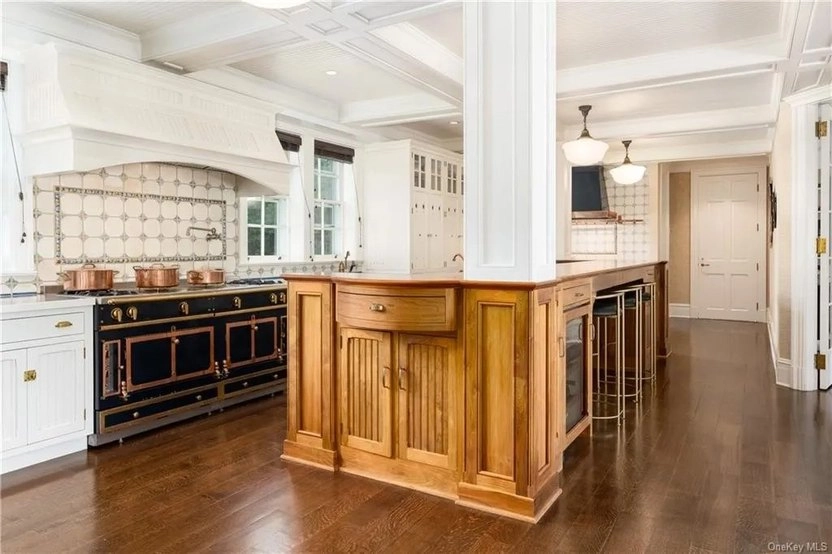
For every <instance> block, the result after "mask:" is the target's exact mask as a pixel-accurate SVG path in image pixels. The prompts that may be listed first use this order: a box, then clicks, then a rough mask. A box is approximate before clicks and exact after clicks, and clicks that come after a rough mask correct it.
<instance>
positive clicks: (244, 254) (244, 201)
mask: <svg viewBox="0 0 832 554" xmlns="http://www.w3.org/2000/svg"><path fill="white" fill-rule="evenodd" d="M252 198H259V199H260V202H261V206H262V205H263V203H264V202H265V201H267V200H276V201H277V202H278V210H277V224H276V225H266V224H265V223H261V224H254V226H256V227H260V229H261V239H260V240H261V243H260V244H261V245H262V244H264V241H265V237H264V236H263V234H262V233H263V231H262V230H263V229H265V228H274V229H276V230H277V244H276V245H275V246H276V248H277V254H276V255H273V256H272V255H269V256H266V255H259V256H249V255H248V229H249V227H250V225H249V222H248V200H250V199H252ZM238 204H239V215H238V221H239V232H238V237H239V238H238V244H239V253H240V258H239V265H254V264H275V263H281V262H285V261H287V257H286V254H287V250H288V248H289V234H290V232H291V231H290V228H289V213H288V210H289V198H288V197H287V196H260V197H257V196H243V197H240V198H239V201H238ZM261 214H265V209H264V210H263V211H261Z"/></svg>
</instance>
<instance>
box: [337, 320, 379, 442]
mask: <svg viewBox="0 0 832 554" xmlns="http://www.w3.org/2000/svg"><path fill="white" fill-rule="evenodd" d="M391 357H392V338H391V335H390V333H380V332H373V331H359V330H356V329H343V330H342V331H341V364H340V365H339V368H338V371H339V374H340V378H339V381H340V384H339V386H340V390H341V444H344V445H345V446H349V447H351V448H356V449H359V450H364V451H366V452H372V453H373V454H379V455H382V456H387V457H390V456H392V455H393V436H392V425H391V421H390V417H391V411H392V410H391V408H392V400H393V396H392V393H391V387H392V386H393V385H392V382H393V381H392V380H393V375H392V370H391V367H390V362H391Z"/></svg>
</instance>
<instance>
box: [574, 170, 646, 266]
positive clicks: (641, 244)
mask: <svg viewBox="0 0 832 554" xmlns="http://www.w3.org/2000/svg"><path fill="white" fill-rule="evenodd" d="M610 169H612V167H609V168H606V167H605V168H604V177H605V179H606V186H607V199H608V201H609V209H610V210H612V211H614V212H616V213H617V214H618V215H620V216H621V217H622V218H623V220H624V222H623V223H619V224H617V225H613V224H610V223H607V222H597V223H581V224H575V223H573V224H572V254H573V255H574V256H593V255H597V256H599V257H605V256H616V257H618V258H621V259H624V260H642V259H645V258H646V257H647V256H648V255H649V254H650V237H649V231H648V223H649V218H650V217H651V215H650V187H649V183H648V181H647V174H645V176H644V178H643V179H642V180H641V181H639V182H638V183H636V184H634V185H619V184H618V183H616V182H615V180H613V178H612V176H611V175H610V172H609V170H610Z"/></svg>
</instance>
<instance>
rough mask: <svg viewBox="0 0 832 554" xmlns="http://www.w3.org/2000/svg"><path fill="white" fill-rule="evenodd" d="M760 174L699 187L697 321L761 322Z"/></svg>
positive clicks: (705, 179) (705, 180) (712, 179)
mask: <svg viewBox="0 0 832 554" xmlns="http://www.w3.org/2000/svg"><path fill="white" fill-rule="evenodd" d="M757 179H758V176H757V174H756V173H743V174H735V175H705V176H700V177H699V178H698V180H697V181H696V186H695V192H694V194H695V196H696V198H695V202H696V207H695V209H696V218H695V221H694V228H693V229H692V236H693V237H694V241H695V248H694V252H695V254H696V259H695V263H694V266H693V279H692V282H691V289H692V290H691V293H692V294H691V312H692V314H693V316H694V317H699V318H706V319H730V320H739V321H762V314H763V313H764V309H763V308H764V306H765V302H764V299H763V298H762V294H763V291H764V290H765V287H764V286H763V284H762V281H761V280H762V278H763V277H762V276H763V273H761V272H760V267H761V266H763V267H764V266H765V263H764V262H765V259H764V247H765V233H764V232H763V231H764V229H765V224H764V223H763V222H762V221H760V209H759V207H760V204H759V191H758V182H757Z"/></svg>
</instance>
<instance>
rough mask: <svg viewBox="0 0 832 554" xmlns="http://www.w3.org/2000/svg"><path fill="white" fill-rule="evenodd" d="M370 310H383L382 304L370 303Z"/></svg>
mask: <svg viewBox="0 0 832 554" xmlns="http://www.w3.org/2000/svg"><path fill="white" fill-rule="evenodd" d="M370 311H371V312H383V311H384V304H370Z"/></svg>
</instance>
